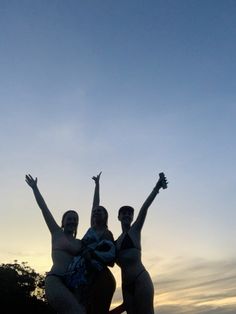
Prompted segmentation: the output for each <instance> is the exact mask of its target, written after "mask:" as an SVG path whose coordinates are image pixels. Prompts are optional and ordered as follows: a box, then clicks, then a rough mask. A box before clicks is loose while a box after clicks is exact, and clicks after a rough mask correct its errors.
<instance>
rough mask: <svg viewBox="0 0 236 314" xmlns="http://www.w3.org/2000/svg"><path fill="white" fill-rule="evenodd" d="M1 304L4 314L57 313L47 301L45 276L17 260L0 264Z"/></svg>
mask: <svg viewBox="0 0 236 314" xmlns="http://www.w3.org/2000/svg"><path fill="white" fill-rule="evenodd" d="M0 302H1V313H2V314H5V313H6V314H8V313H14V312H15V310H17V313H19V314H21V313H22V314H23V313H24V314H28V313H30V314H32V313H34V314H39V313H45V314H52V313H55V312H54V311H53V310H52V309H51V308H50V307H49V305H48V304H47V302H46V300H45V294H44V276H43V275H40V274H38V273H36V272H35V271H34V270H33V269H32V268H31V267H30V266H28V265H27V263H26V262H22V263H18V261H17V260H16V261H14V263H12V264H11V263H9V264H0ZM4 309H5V310H4Z"/></svg>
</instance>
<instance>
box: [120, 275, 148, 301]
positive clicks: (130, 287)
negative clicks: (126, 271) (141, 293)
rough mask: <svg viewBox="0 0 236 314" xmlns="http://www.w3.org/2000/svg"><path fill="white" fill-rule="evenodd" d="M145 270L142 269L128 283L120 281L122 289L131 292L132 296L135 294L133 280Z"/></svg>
mask: <svg viewBox="0 0 236 314" xmlns="http://www.w3.org/2000/svg"><path fill="white" fill-rule="evenodd" d="M145 271H146V269H142V270H141V271H140V272H139V273H138V275H137V276H136V277H135V278H134V280H133V281H131V282H130V283H128V284H126V283H122V290H123V291H127V292H128V293H129V294H131V295H132V296H134V294H135V282H136V280H137V279H138V278H139V277H140V276H141V275H142V273H144V272H145Z"/></svg>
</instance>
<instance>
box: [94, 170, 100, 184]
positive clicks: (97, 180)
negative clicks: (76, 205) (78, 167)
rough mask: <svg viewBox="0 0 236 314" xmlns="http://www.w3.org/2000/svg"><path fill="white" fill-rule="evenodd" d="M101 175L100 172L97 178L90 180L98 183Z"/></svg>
mask: <svg viewBox="0 0 236 314" xmlns="http://www.w3.org/2000/svg"><path fill="white" fill-rule="evenodd" d="M101 173H102V171H101V172H100V173H99V174H98V175H97V176H93V177H92V179H93V180H94V181H95V183H96V184H97V183H99V180H100V176H101Z"/></svg>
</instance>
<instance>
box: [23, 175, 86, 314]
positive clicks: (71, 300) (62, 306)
mask: <svg viewBox="0 0 236 314" xmlns="http://www.w3.org/2000/svg"><path fill="white" fill-rule="evenodd" d="M25 180H26V182H27V184H28V185H29V186H30V187H31V188H32V190H33V193H34V196H35V199H36V201H37V203H38V206H39V207H40V209H41V211H42V214H43V217H44V220H45V222H46V224H47V226H48V229H49V231H50V233H51V239H52V261H53V265H52V268H51V270H50V272H49V273H48V274H47V276H46V279H45V292H46V297H47V300H48V303H49V304H50V305H51V306H52V308H53V309H54V310H55V311H57V313H59V314H85V310H84V307H83V306H82V305H80V304H79V303H78V301H77V299H76V297H75V295H74V294H73V293H72V291H71V290H70V289H68V287H67V286H66V285H65V283H64V277H65V274H66V273H67V268H68V265H69V264H70V262H71V261H72V259H73V257H74V256H75V255H78V254H79V253H80V250H81V241H80V240H78V239H76V232H77V227H78V222H79V216H78V214H77V212H76V211H74V210H68V211H67V212H65V213H64V215H63V217H62V224H61V227H60V226H59V225H58V224H57V223H56V221H55V219H54V218H53V216H52V214H51V212H50V210H49V209H48V207H47V204H46V203H45V201H44V199H43V197H42V195H41V193H40V191H39V189H38V186H37V178H35V179H33V178H32V176H31V175H26V176H25Z"/></svg>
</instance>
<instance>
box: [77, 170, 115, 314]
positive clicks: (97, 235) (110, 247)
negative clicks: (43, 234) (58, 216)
mask: <svg viewBox="0 0 236 314" xmlns="http://www.w3.org/2000/svg"><path fill="white" fill-rule="evenodd" d="M100 175H101V172H100V173H99V175H97V176H94V177H93V178H92V179H93V180H94V181H95V190H94V198H93V206H92V212H91V227H90V228H89V229H88V231H87V232H86V234H85V235H84V237H83V239H82V241H83V244H84V245H85V246H86V247H92V248H93V247H94V248H95V251H96V252H95V254H94V251H91V256H90V259H91V261H92V262H94V261H95V263H98V264H97V270H98V271H97V272H96V273H95V274H94V276H93V279H92V283H91V285H90V286H89V290H88V296H87V306H86V311H87V313H88V314H108V312H109V308H110V305H111V301H112V297H113V294H114V292H115V288H116V281H115V278H114V276H113V275H112V273H111V271H110V270H109V268H108V267H107V266H114V261H115V245H114V238H113V234H112V233H111V231H110V230H108V226H107V221H108V212H107V210H106V209H105V208H104V207H103V206H100V197H99V179H100ZM98 251H100V252H98Z"/></svg>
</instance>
